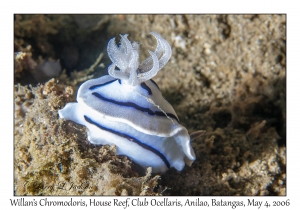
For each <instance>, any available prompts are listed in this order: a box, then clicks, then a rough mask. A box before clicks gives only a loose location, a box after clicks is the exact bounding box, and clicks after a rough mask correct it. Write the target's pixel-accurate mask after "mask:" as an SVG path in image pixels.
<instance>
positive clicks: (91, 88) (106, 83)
mask: <svg viewBox="0 0 300 210" xmlns="http://www.w3.org/2000/svg"><path fill="white" fill-rule="evenodd" d="M116 80H117V79H113V80H110V81H108V82H105V83H103V84H98V85H93V86H91V87H90V88H89V89H90V90H94V89H96V88H98V87H102V86H105V85H108V84H111V83H113V82H114V81H116Z"/></svg>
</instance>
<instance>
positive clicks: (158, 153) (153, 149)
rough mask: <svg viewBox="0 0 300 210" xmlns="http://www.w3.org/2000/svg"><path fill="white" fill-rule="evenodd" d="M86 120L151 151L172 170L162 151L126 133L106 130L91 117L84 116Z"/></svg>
mask: <svg viewBox="0 0 300 210" xmlns="http://www.w3.org/2000/svg"><path fill="white" fill-rule="evenodd" d="M84 119H85V120H86V121H87V122H88V123H91V124H93V125H95V126H97V127H98V128H100V129H102V130H105V131H107V132H111V133H113V134H115V135H118V136H120V137H122V138H125V139H127V140H128V141H131V142H134V143H136V144H138V145H139V146H140V147H142V148H144V149H146V150H149V151H151V152H153V153H154V154H156V155H157V156H158V157H160V158H161V159H162V161H163V162H164V163H165V164H166V166H167V167H168V168H170V163H169V161H168V160H167V158H166V157H165V156H164V155H163V154H162V153H161V152H160V151H158V150H157V149H155V148H153V147H151V146H149V145H147V144H145V143H142V142H141V141H139V140H138V139H136V138H134V137H132V136H129V135H127V134H125V133H121V132H118V131H115V130H113V129H110V128H106V127H104V126H102V125H100V124H99V123H96V122H94V121H93V120H91V118H89V117H87V116H85V115H84Z"/></svg>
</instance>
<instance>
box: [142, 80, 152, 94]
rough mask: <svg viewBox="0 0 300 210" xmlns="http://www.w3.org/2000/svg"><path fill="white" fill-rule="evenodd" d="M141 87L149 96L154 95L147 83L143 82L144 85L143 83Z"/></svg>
mask: <svg viewBox="0 0 300 210" xmlns="http://www.w3.org/2000/svg"><path fill="white" fill-rule="evenodd" d="M141 87H142V88H143V89H145V90H146V91H147V92H148V95H152V91H151V89H150V88H149V87H148V86H147V85H146V83H145V82H142V83H141Z"/></svg>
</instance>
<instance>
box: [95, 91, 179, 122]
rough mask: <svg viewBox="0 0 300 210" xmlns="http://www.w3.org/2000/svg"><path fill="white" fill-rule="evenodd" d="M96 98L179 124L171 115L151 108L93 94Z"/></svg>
mask: <svg viewBox="0 0 300 210" xmlns="http://www.w3.org/2000/svg"><path fill="white" fill-rule="evenodd" d="M92 94H93V95H94V96H96V97H97V98H99V99H101V100H103V101H107V102H110V103H113V104H116V105H119V106H125V107H132V108H135V109H137V110H139V111H141V112H147V113H148V114H149V115H156V116H162V117H166V115H167V116H168V117H170V118H173V119H175V120H176V121H177V122H179V120H178V119H177V117H176V116H175V115H173V114H171V113H164V112H160V111H152V110H151V109H149V108H145V107H141V106H139V105H137V104H135V103H133V102H120V101H115V100H113V99H109V98H105V97H104V96H102V95H101V94H99V93H97V92H93V93H92Z"/></svg>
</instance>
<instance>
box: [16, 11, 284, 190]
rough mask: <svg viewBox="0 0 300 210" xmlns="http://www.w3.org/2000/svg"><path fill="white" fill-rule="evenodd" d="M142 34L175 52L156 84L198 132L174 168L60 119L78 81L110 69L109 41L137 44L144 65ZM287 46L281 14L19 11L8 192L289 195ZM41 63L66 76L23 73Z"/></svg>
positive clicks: (182, 120)
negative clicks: (155, 169)
mask: <svg viewBox="0 0 300 210" xmlns="http://www.w3.org/2000/svg"><path fill="white" fill-rule="evenodd" d="M87 23H88V24H87ZM40 27H43V28H44V30H38V29H39V28H40ZM37 31H39V32H38V33H37ZM149 31H155V32H157V33H159V34H161V35H162V37H165V38H166V39H167V41H168V42H169V43H170V44H171V48H172V57H171V58H170V61H169V63H168V65H167V66H165V67H164V69H163V70H162V71H159V72H158V73H157V75H156V76H155V77H154V80H155V82H156V83H157V84H158V85H159V87H160V89H161V91H162V94H163V95H164V97H165V98H166V99H167V100H168V101H169V102H170V103H171V104H172V105H173V107H174V109H175V111H176V113H177V114H178V117H179V119H180V123H181V124H182V125H184V126H185V127H186V128H187V129H188V131H189V133H192V132H194V131H197V130H206V133H205V134H204V135H202V136H201V137H199V138H197V139H195V140H193V141H192V147H193V149H194V151H195V153H196V157H197V159H196V161H195V162H194V163H193V165H192V166H191V167H188V166H186V167H185V169H184V170H183V171H182V172H177V171H176V170H175V169H171V170H169V171H167V173H165V174H160V175H156V174H153V173H152V172H151V170H150V169H148V171H147V172H145V171H143V170H141V168H140V167H139V166H137V165H136V164H135V163H133V162H132V161H131V160H130V159H129V158H127V157H125V156H116V155H115V152H114V151H115V148H114V147H109V146H103V147H100V146H95V145H91V144H89V143H88V141H87V140H86V129H85V128H84V127H82V126H79V125H76V124H75V123H73V122H70V121H64V120H61V119H58V115H57V111H58V110H59V109H60V108H62V107H64V105H65V104H66V103H67V102H71V101H75V98H74V97H75V95H76V94H75V93H76V91H77V88H78V86H79V85H80V84H81V83H82V82H84V81H85V80H87V79H89V78H91V77H98V76H100V75H104V74H107V67H108V65H109V64H111V63H110V62H109V59H108V57H107V55H104V56H103V58H102V60H101V61H100V60H99V59H98V60H97V58H98V56H99V54H100V53H101V52H105V49H106V46H107V42H108V40H109V39H110V38H111V37H116V36H118V34H130V38H131V39H132V40H139V44H140V46H141V52H142V55H141V60H144V59H145V58H146V57H148V52H147V50H145V49H147V48H148V46H153V45H155V40H154V39H152V38H151V36H148V35H147V34H148V32H149ZM140 37H142V38H140ZM285 43H286V16H285V15H98V16H97V15H94V16H93V15H82V16H81V15H17V16H16V18H15V64H16V65H15V136H14V137H15V139H14V145H15V146H14V149H15V151H14V155H15V161H14V164H15V176H14V180H15V185H14V186H15V194H16V195H161V194H163V195H286V46H285ZM150 50H152V51H153V49H150ZM42 61H46V62H48V61H54V62H57V61H59V64H60V65H61V68H62V69H64V71H63V72H62V73H61V75H60V76H59V77H58V78H57V77H56V76H54V77H56V78H57V79H51V80H49V81H48V82H46V83H44V84H40V85H37V83H38V82H40V83H41V82H44V81H38V79H35V80H33V79H31V78H34V76H33V73H32V71H31V70H30V68H33V69H35V70H36V69H39V68H37V67H36V66H39V65H40V63H42ZM95 61H96V62H95ZM34 63H36V65H32V64H34ZM93 63H96V65H93V67H91V68H90V66H91V65H92V64H93ZM99 63H100V64H99ZM48 67H49V68H48ZM82 69H85V70H84V71H74V70H82ZM55 70H57V65H48V66H47V68H46V71H55ZM51 77H52V76H51ZM80 77H81V78H80ZM72 183H73V185H72ZM71 186H74V187H73V188H72V187H71ZM76 186H77V187H76ZM60 188H62V189H60ZM66 188H68V189H69V190H65V189H66Z"/></svg>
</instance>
